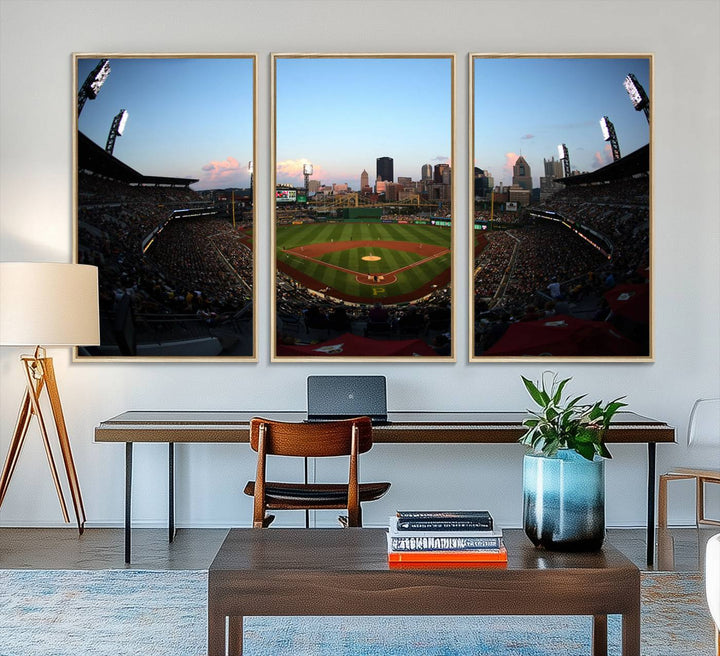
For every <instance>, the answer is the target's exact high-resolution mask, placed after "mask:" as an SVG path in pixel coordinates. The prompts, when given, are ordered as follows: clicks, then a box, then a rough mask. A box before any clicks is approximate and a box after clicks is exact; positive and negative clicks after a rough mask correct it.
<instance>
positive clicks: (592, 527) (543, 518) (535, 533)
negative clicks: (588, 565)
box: [523, 449, 605, 551]
mask: <svg viewBox="0 0 720 656" xmlns="http://www.w3.org/2000/svg"><path fill="white" fill-rule="evenodd" d="M523 525H524V527H525V533H526V534H527V536H528V537H529V538H530V540H531V541H532V542H533V544H534V545H535V546H536V547H544V548H545V549H549V550H554V551H597V550H598V549H600V547H602V543H603V540H604V539H605V460H604V459H603V458H600V457H599V456H595V459H594V460H592V461H591V460H587V459H586V458H583V457H582V456H581V455H580V454H579V453H577V452H576V451H574V450H572V449H560V450H559V451H558V452H557V454H556V455H555V457H552V458H548V457H546V456H543V455H539V454H526V455H525V459H524V461H523Z"/></svg>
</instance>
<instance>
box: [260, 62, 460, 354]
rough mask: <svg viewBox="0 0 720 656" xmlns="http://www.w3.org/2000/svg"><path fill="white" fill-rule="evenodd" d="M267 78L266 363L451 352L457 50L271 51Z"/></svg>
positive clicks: (453, 326) (453, 348) (453, 306)
mask: <svg viewBox="0 0 720 656" xmlns="http://www.w3.org/2000/svg"><path fill="white" fill-rule="evenodd" d="M445 63H446V64H447V67H446V69H447V70H446V69H445V66H444V64H445ZM436 79H439V80H440V83H439V84H438V85H436V84H435V80H436ZM271 86H272V108H271V112H272V130H271V132H272V134H271V140H272V147H271V149H272V164H271V171H272V173H271V176H272V179H271V188H272V190H273V192H274V193H275V198H274V199H273V202H272V213H271V226H272V228H271V234H272V237H271V251H272V255H271V261H272V265H271V266H272V272H273V274H272V276H271V280H272V294H271V304H272V305H271V307H272V310H271V361H272V362H357V361H363V362H454V361H455V357H456V356H455V339H454V336H455V325H456V322H455V297H454V291H453V290H454V287H455V285H454V281H455V279H454V275H455V268H454V259H455V258H454V248H453V243H454V235H455V224H456V222H457V216H456V214H455V212H454V209H455V203H454V200H455V195H454V189H455V183H454V178H455V175H454V172H453V171H452V169H451V166H452V165H453V164H454V162H455V157H454V143H455V111H454V110H455V55H454V54H438V53H433V54H421V53H410V54H397V53H392V54H383V53H372V54H361V53H354V54H333V53H323V54H313V53H303V54H284V53H283V54H273V55H271ZM433 94H435V95H434V96H433ZM431 96H432V97H433V99H432V102H428V98H429V97H431ZM423 122H424V126H423ZM435 123H437V125H435ZM438 126H439V128H438ZM393 131H394V132H393ZM436 132H437V133H438V134H442V136H438V135H436ZM389 133H391V134H389ZM411 134H412V136H413V138H412V140H411V141H412V147H411V146H410V145H408V144H409V141H408V137H409V135H411ZM388 135H389V136H388ZM360 142H364V143H360ZM438 143H439V144H440V145H439V146H438V145H437V144H438ZM365 149H367V150H365ZM438 149H439V151H438ZM431 151H432V152H431ZM348 156H349V157H348ZM413 158H414V159H413ZM433 158H434V159H433ZM380 160H382V163H381V162H380ZM408 161H411V162H413V163H412V164H411V165H408V164H407V162H408ZM395 162H397V163H398V169H397V172H398V173H399V175H398V176H397V177H398V178H400V179H401V180H402V183H401V182H400V180H398V181H397V182H396V180H395V171H394V164H395ZM433 162H434V164H433ZM373 166H375V168H376V170H375V171H373V170H372V167H373ZM428 166H429V167H430V168H429V169H428V168H427V167H428ZM343 167H345V168H343ZM355 169H357V170H355ZM368 169H369V170H368ZM361 171H362V173H361ZM381 171H382V172H381ZM428 171H431V172H432V176H433V178H432V179H430V180H426V182H427V184H423V178H428ZM383 172H384V173H385V179H383V175H382V173H383ZM373 174H374V175H373ZM371 175H372V177H373V178H374V179H375V181H374V184H373V182H372V180H371ZM311 176H312V179H311ZM416 176H417V177H419V178H420V179H416ZM435 176H438V179H437V180H436V178H435ZM387 177H390V178H391V180H387ZM355 178H358V179H359V184H357V181H356V180H354V179H355ZM351 179H352V180H353V181H352V182H350V180H351ZM348 182H350V184H347V183H348ZM378 182H379V183H380V184H378ZM353 187H357V191H355V190H354V189H353ZM298 196H300V198H301V199H302V200H301V201H300V202H298ZM429 251H432V252H429ZM448 305H449V307H448Z"/></svg>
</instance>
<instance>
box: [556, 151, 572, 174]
mask: <svg viewBox="0 0 720 656" xmlns="http://www.w3.org/2000/svg"><path fill="white" fill-rule="evenodd" d="M558 155H559V156H560V161H561V162H562V165H563V176H564V177H566V178H569V177H570V155H569V154H568V149H567V146H566V145H565V144H560V145H559V146H558Z"/></svg>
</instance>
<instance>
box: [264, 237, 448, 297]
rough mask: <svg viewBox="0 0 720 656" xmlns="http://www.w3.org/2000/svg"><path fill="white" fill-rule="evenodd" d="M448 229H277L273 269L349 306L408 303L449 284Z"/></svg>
mask: <svg viewBox="0 0 720 656" xmlns="http://www.w3.org/2000/svg"><path fill="white" fill-rule="evenodd" d="M450 243H451V230H450V228H444V227H436V226H431V225H414V224H395V223H315V224H304V225H289V226H278V227H277V230H276V261H277V267H278V270H280V271H282V272H283V273H285V274H286V275H288V276H290V277H291V278H293V279H294V280H296V281H297V282H299V283H301V284H302V285H304V286H305V287H308V288H310V289H315V290H318V291H322V292H324V293H327V294H329V295H331V296H335V297H337V298H342V299H345V300H349V301H354V302H360V303H369V302H372V301H374V300H381V301H383V303H400V302H406V301H412V300H415V299H417V298H422V297H423V296H425V295H427V294H429V293H430V292H431V291H432V290H433V289H435V286H437V287H442V286H445V285H447V284H448V283H449V282H450V270H451V259H452V258H451V254H450Z"/></svg>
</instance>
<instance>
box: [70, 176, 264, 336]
mask: <svg viewBox="0 0 720 656" xmlns="http://www.w3.org/2000/svg"><path fill="white" fill-rule="evenodd" d="M79 189H80V190H81V192H80V193H79V207H78V259H79V261H80V262H82V263H89V264H95V265H97V266H98V267H99V285H100V304H101V314H103V315H104V317H105V318H106V319H108V320H111V319H109V318H111V317H112V316H113V313H114V310H115V308H116V306H117V304H118V303H119V301H120V300H121V299H122V298H123V297H125V296H129V297H130V299H131V302H132V310H133V313H134V316H135V318H136V320H137V328H138V330H139V331H140V333H142V329H143V326H144V318H145V317H149V315H164V316H169V315H174V316H177V315H183V316H185V317H186V318H187V319H188V320H189V321H203V322H206V323H207V322H211V323H217V322H220V321H225V320H229V318H230V317H232V315H233V314H234V313H237V312H238V311H239V310H241V309H242V308H244V307H245V306H246V305H247V304H249V303H250V302H251V300H252V281H253V264H252V261H253V258H252V250H251V246H252V239H251V238H250V237H249V236H248V233H247V232H246V230H245V229H246V228H247V227H248V226H245V225H241V226H239V227H238V228H233V226H232V224H231V223H230V222H229V220H227V219H226V220H223V219H219V218H215V217H213V216H204V217H197V218H171V217H172V215H173V211H174V210H177V209H187V208H193V207H196V208H207V205H208V203H207V201H205V200H203V199H201V198H200V197H199V196H198V195H197V194H196V193H195V192H193V191H191V190H189V189H187V188H177V187H145V186H130V185H126V184H122V183H120V182H117V181H112V180H106V179H102V178H97V177H95V176H90V175H82V176H81V181H80V184H79ZM158 228H162V229H161V230H160V231H159V232H158V233H157V234H156V235H155V238H154V240H153V241H152V243H151V244H150V245H148V241H149V240H148V238H149V237H150V236H151V235H152V234H153V231H155V230H156V229H158ZM144 245H145V246H146V249H145V252H143V246H144Z"/></svg>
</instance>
